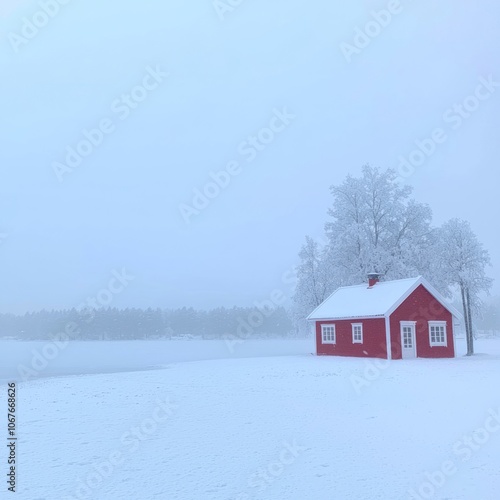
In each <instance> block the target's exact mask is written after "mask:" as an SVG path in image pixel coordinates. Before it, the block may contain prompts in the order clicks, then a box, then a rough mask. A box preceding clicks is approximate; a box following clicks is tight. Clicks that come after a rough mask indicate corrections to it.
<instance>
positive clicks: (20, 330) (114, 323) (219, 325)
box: [0, 307, 294, 340]
mask: <svg viewBox="0 0 500 500" xmlns="http://www.w3.org/2000/svg"><path fill="white" fill-rule="evenodd" d="M293 334H294V328H293V325H292V321H291V319H290V316H289V314H288V312H287V310H286V309H285V308H283V307H276V308H274V309H269V308H266V309H257V308H255V307H233V308H224V307H220V308H217V309H212V310H210V311H198V310H195V309H193V308H186V307H183V308H181V309H151V308H149V309H145V310H144V309H135V308H129V309H116V308H106V309H86V310H82V311H78V310H76V309H71V310H62V311H45V310H42V311H39V312H32V313H26V314H24V315H14V314H0V338H6V337H10V338H16V339H21V340H46V339H51V338H53V336H54V335H56V336H61V335H65V336H66V335H68V336H69V337H70V338H72V339H74V340H132V339H160V338H167V339H169V338H170V339H171V338H176V337H188V338H189V337H190V336H193V337H198V338H204V339H222V338H234V337H237V338H238V337H239V338H251V337H255V338H262V337H283V336H289V335H293Z"/></svg>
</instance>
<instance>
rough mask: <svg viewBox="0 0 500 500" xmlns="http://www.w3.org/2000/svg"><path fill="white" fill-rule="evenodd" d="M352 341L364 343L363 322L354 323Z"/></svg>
mask: <svg viewBox="0 0 500 500" xmlns="http://www.w3.org/2000/svg"><path fill="white" fill-rule="evenodd" d="M352 343H353V344H362V343H363V324H362V323H352Z"/></svg>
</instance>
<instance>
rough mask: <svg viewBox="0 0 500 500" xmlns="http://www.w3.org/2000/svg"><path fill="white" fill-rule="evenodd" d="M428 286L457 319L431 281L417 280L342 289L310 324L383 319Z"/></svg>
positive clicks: (334, 293) (382, 282) (326, 302)
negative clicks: (355, 319)
mask: <svg viewBox="0 0 500 500" xmlns="http://www.w3.org/2000/svg"><path fill="white" fill-rule="evenodd" d="M421 284H422V285H424V286H425V287H426V288H427V290H429V292H430V293H431V294H432V295H434V297H435V298H436V299H437V300H439V302H441V303H442V304H443V306H445V307H446V308H447V309H448V310H449V311H450V312H451V313H452V314H453V315H454V316H456V317H460V313H459V312H458V311H456V310H455V309H454V308H452V307H450V306H449V305H447V304H446V302H445V301H444V299H443V297H442V296H441V295H440V294H439V292H437V290H435V289H434V288H433V287H432V286H431V285H430V284H429V283H428V282H427V281H425V280H424V278H422V276H418V277H416V278H409V279H402V280H394V281H380V282H378V283H377V284H375V286H373V287H371V288H369V287H368V284H367V283H363V284H362V285H355V286H344V287H341V288H338V289H337V290H335V292H333V293H332V294H331V295H330V297H328V298H327V299H326V300H325V301H324V302H323V303H322V304H320V305H319V306H318V307H317V308H316V309H315V310H314V311H313V312H312V313H311V314H310V315H309V316H308V317H307V319H309V320H319V319H341V318H369V317H381V316H385V315H388V314H390V313H392V310H393V309H394V308H395V306H396V307H397V306H399V304H400V303H401V302H403V300H405V299H406V298H407V297H408V295H410V293H412V292H413V290H415V289H416V288H417V287H418V286H419V285H421Z"/></svg>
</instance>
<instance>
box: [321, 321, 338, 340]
mask: <svg viewBox="0 0 500 500" xmlns="http://www.w3.org/2000/svg"><path fill="white" fill-rule="evenodd" d="M321 343H322V344H335V343H336V340H335V325H321Z"/></svg>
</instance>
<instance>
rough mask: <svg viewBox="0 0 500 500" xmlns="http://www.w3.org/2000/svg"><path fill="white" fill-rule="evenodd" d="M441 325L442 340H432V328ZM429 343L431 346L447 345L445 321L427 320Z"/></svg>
mask: <svg viewBox="0 0 500 500" xmlns="http://www.w3.org/2000/svg"><path fill="white" fill-rule="evenodd" d="M436 327H442V328H443V332H444V339H443V341H442V342H441V341H439V342H436V341H435V340H434V341H433V340H432V328H436ZM429 344H430V346H431V347H448V334H447V331H446V321H429Z"/></svg>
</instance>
